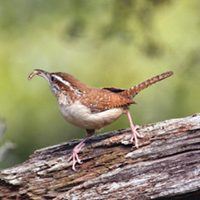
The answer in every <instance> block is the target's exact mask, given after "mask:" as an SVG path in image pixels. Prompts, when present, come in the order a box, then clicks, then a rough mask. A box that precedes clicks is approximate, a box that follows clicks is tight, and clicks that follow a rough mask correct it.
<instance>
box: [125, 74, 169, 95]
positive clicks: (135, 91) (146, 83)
mask: <svg viewBox="0 0 200 200" xmlns="http://www.w3.org/2000/svg"><path fill="white" fill-rule="evenodd" d="M172 75H173V72H172V71H167V72H164V73H162V74H159V75H157V76H154V77H152V78H150V79H147V80H146V81H144V82H142V83H140V84H138V85H136V86H133V87H131V88H130V89H128V90H124V91H123V92H121V95H124V96H129V97H134V96H136V95H137V94H138V93H139V92H140V91H142V90H144V89H145V88H147V87H149V86H151V85H153V84H155V83H157V82H159V81H161V80H163V79H166V78H168V77H170V76H172Z"/></svg>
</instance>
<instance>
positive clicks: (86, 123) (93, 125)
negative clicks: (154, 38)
mask: <svg viewBox="0 0 200 200" xmlns="http://www.w3.org/2000/svg"><path fill="white" fill-rule="evenodd" d="M172 74H173V72H172V71H168V72H165V73H162V74H160V75H157V76H154V77H152V78H150V79H148V80H146V81H144V82H142V83H140V84H138V85H136V86H133V87H131V88H130V89H118V88H112V87H111V88H93V87H89V86H87V85H86V84H84V83H82V82H80V81H79V80H77V79H76V78H74V77H73V76H72V75H70V74H67V73H63V72H53V73H50V72H46V71H44V70H41V69H35V70H34V71H33V72H32V73H31V74H30V75H29V77H28V79H29V80H30V79H32V78H33V77H34V76H35V75H38V76H41V77H43V78H44V79H46V80H47V81H48V83H49V85H50V88H51V90H52V92H53V94H54V95H55V96H56V98H57V100H58V104H59V108H60V111H61V113H62V115H63V117H64V118H65V119H66V121H68V122H70V123H72V124H74V125H75V126H78V127H80V128H84V129H86V132H87V137H86V138H85V139H83V140H82V141H81V142H80V143H79V144H78V145H76V146H75V147H74V149H73V152H72V155H71V157H70V158H69V161H70V160H72V169H73V170H76V169H75V165H76V163H79V164H81V160H80V159H79V156H78V153H79V152H80V150H81V149H82V148H83V147H84V145H85V141H86V140H87V138H88V137H90V136H91V135H93V134H94V133H95V130H97V129H100V128H102V127H104V126H106V125H108V124H110V123H112V122H113V121H115V120H116V119H118V118H119V117H120V116H121V115H122V114H126V115H127V117H128V120H129V123H130V127H131V130H132V136H131V141H132V142H133V141H135V146H136V147H137V148H138V138H140V137H141V136H140V134H139V133H138V132H137V130H136V129H137V126H135V125H134V124H133V121H132V118H131V115H130V112H129V106H130V105H131V104H134V103H135V102H134V101H133V97H135V95H137V94H138V93H139V92H140V91H141V90H143V89H145V88H147V87H148V86H150V85H152V84H154V83H156V82H158V81H161V80H163V79H165V78H167V77H169V76H171V75H172Z"/></svg>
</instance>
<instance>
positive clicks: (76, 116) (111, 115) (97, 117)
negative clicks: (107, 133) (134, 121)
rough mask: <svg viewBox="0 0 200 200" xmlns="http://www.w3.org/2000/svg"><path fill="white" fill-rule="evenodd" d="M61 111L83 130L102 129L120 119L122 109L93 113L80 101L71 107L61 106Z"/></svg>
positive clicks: (68, 119)
mask: <svg viewBox="0 0 200 200" xmlns="http://www.w3.org/2000/svg"><path fill="white" fill-rule="evenodd" d="M60 110H61V113H62V114H63V116H64V118H65V119H66V120H67V121H68V122H70V123H72V124H74V125H76V126H78V127H81V128H85V129H100V128H102V127H104V126H106V125H108V124H110V123H112V122H113V121H114V120H116V119H117V118H119V117H120V115H121V114H122V113H123V109H122V108H113V109H110V110H106V111H103V112H99V113H91V111H90V109H89V108H87V107H86V106H84V105H82V104H81V103H80V102H79V101H76V102H75V103H73V104H71V105H66V104H65V105H64V104H60Z"/></svg>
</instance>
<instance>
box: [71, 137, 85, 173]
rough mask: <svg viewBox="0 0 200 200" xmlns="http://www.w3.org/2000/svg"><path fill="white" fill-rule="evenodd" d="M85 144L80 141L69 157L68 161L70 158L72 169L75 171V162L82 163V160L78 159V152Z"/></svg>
mask: <svg viewBox="0 0 200 200" xmlns="http://www.w3.org/2000/svg"><path fill="white" fill-rule="evenodd" d="M84 146H85V143H84V142H83V141H82V142H80V143H79V144H77V145H76V146H75V147H74V148H73V150H72V155H71V156H70V157H69V159H68V161H71V160H72V169H73V170H74V171H76V167H75V165H76V163H78V164H82V161H81V160H80V159H79V156H78V153H79V152H80V151H81V149H82V148H83V147H84Z"/></svg>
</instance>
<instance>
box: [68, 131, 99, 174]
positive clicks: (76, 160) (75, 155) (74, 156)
mask: <svg viewBox="0 0 200 200" xmlns="http://www.w3.org/2000/svg"><path fill="white" fill-rule="evenodd" d="M86 131H87V136H86V138H85V139H83V140H82V141H81V142H80V143H79V144H77V145H76V146H75V147H74V148H73V150H72V155H71V156H70V157H69V159H68V161H71V160H72V169H73V170H74V171H76V167H75V165H76V163H78V164H82V161H81V160H80V159H79V156H78V153H79V152H80V151H81V149H82V148H83V147H84V146H85V141H86V140H87V139H88V138H90V137H91V136H92V135H93V134H94V132H95V131H94V130H90V129H87V130H86Z"/></svg>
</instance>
